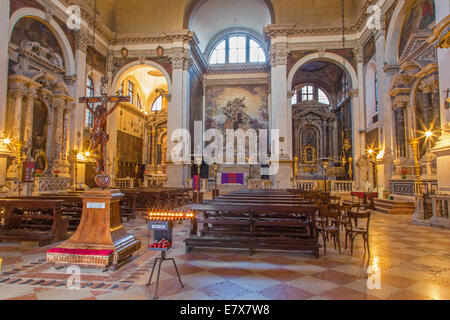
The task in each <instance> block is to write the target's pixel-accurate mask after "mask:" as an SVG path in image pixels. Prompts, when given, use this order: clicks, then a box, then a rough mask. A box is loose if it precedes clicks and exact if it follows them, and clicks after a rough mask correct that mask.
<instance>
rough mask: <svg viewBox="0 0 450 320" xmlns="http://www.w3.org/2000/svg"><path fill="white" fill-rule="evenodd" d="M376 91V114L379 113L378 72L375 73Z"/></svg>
mask: <svg viewBox="0 0 450 320" xmlns="http://www.w3.org/2000/svg"><path fill="white" fill-rule="evenodd" d="M374 89H375V112H377V111H378V72H375V77H374Z"/></svg>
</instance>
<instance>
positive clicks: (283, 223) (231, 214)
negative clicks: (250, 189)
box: [185, 202, 319, 257]
mask: <svg viewBox="0 0 450 320" xmlns="http://www.w3.org/2000/svg"><path fill="white" fill-rule="evenodd" d="M186 207H187V208H189V209H191V210H193V211H194V212H195V214H196V215H195V219H193V220H192V222H191V226H190V235H189V238H188V239H186V240H185V246H186V251H190V250H191V249H192V248H196V247H215V248H217V247H219V248H241V249H248V250H249V253H250V254H252V253H253V251H254V250H257V249H263V250H293V251H309V252H312V253H313V254H314V255H315V256H316V257H319V244H318V239H317V231H316V223H315V213H316V207H315V206H313V205H297V204H291V205H286V204H276V203H272V204H270V203H269V202H267V203H265V204H261V205H255V204H250V205H248V204H241V205H238V204H234V203H214V202H210V203H205V204H192V205H188V206H186Z"/></svg>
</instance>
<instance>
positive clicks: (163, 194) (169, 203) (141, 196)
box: [120, 188, 191, 211]
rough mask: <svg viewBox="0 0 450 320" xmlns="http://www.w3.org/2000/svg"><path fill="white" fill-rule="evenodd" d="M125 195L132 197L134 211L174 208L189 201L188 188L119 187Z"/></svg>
mask: <svg viewBox="0 0 450 320" xmlns="http://www.w3.org/2000/svg"><path fill="white" fill-rule="evenodd" d="M120 191H121V192H122V193H123V194H125V196H126V197H133V199H134V203H133V206H134V210H135V211H147V210H148V209H150V208H163V207H165V208H175V207H179V206H183V205H185V204H188V203H190V202H191V198H190V194H189V189H185V188H164V189H148V188H133V189H127V188H124V189H120Z"/></svg>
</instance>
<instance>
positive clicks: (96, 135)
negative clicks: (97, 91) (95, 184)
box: [80, 77, 130, 175]
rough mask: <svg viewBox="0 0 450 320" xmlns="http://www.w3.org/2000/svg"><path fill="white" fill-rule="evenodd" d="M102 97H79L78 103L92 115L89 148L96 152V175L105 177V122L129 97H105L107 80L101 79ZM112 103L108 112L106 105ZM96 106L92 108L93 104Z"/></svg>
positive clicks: (106, 135)
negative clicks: (84, 105) (82, 104)
mask: <svg viewBox="0 0 450 320" xmlns="http://www.w3.org/2000/svg"><path fill="white" fill-rule="evenodd" d="M101 81H102V89H101V92H102V95H101V96H100V97H81V98H80V103H85V104H86V108H87V109H88V111H89V112H90V113H91V114H92V117H93V120H94V124H93V128H92V132H91V135H90V136H89V139H90V141H91V147H92V149H93V150H96V151H98V152H96V156H95V157H96V159H95V160H96V173H97V175H105V159H106V143H107V142H108V140H109V135H108V134H107V133H106V120H107V118H108V116H109V115H110V114H111V113H113V112H114V110H116V108H117V106H118V105H119V104H120V103H121V102H129V101H130V97H128V96H127V97H124V96H122V95H117V96H111V97H108V95H107V90H106V88H107V83H108V78H106V77H103V78H102V80H101ZM111 102H112V103H114V105H113V107H112V108H110V109H109V110H108V103H111ZM95 103H97V105H96V106H95V107H94V104H95Z"/></svg>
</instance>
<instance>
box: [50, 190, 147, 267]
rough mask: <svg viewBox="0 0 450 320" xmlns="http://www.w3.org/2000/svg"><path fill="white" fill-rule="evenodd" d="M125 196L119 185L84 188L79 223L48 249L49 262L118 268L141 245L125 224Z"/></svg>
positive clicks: (60, 264) (62, 264) (57, 265)
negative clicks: (122, 209)
mask: <svg viewBox="0 0 450 320" xmlns="http://www.w3.org/2000/svg"><path fill="white" fill-rule="evenodd" d="M122 197H123V194H122V193H121V192H120V190H117V189H103V190H102V189H94V190H90V191H86V192H84V193H83V194H82V195H81V198H82V199H83V213H82V216H81V221H80V225H79V226H78V228H77V230H76V231H75V233H74V234H73V235H72V237H71V238H70V239H69V240H67V241H65V242H63V243H61V244H60V245H58V246H57V247H55V248H53V249H51V250H49V251H48V252H47V262H50V263H54V264H55V265H56V267H63V266H67V265H78V266H81V267H91V268H104V269H105V270H107V269H109V268H111V267H112V268H113V270H117V269H118V268H119V267H120V266H121V265H122V264H123V263H124V262H125V261H126V259H127V258H128V257H130V256H131V255H132V254H133V253H134V252H135V251H137V250H138V249H139V248H140V247H141V241H140V240H137V239H136V238H135V237H134V236H133V235H130V234H128V233H127V232H126V231H125V230H124V228H123V226H122V222H121V219H120V205H119V202H120V199H121V198H122Z"/></svg>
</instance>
